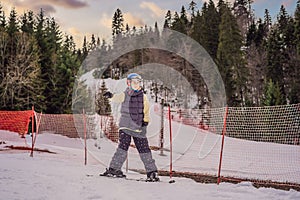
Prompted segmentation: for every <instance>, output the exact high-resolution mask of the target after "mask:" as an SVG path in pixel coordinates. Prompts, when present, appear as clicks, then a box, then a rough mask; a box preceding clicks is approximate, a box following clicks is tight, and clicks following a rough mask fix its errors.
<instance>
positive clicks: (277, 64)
mask: <svg viewBox="0 0 300 200" xmlns="http://www.w3.org/2000/svg"><path fill="white" fill-rule="evenodd" d="M252 3H253V0H236V1H235V2H234V3H233V5H231V4H229V3H227V2H225V1H224V0H219V1H218V3H217V4H215V3H214V2H213V1H212V0H210V1H209V2H208V3H204V4H203V5H202V7H201V9H198V5H197V4H196V3H195V2H194V1H191V3H190V4H189V7H188V8H185V7H184V6H182V7H181V11H180V12H179V13H178V12H173V13H172V12H171V11H168V12H167V13H166V16H165V22H164V28H170V29H172V30H176V31H178V32H181V33H184V34H186V35H188V36H190V37H192V38H193V39H194V40H196V41H197V42H199V43H200V44H201V45H202V46H203V47H204V48H205V49H206V51H207V52H208V53H209V54H210V56H211V57H212V58H213V59H214V61H215V63H216V64H217V66H218V68H219V71H220V73H221V76H222V78H223V81H224V84H225V89H226V95H227V102H228V105H229V106H265V105H267V106H272V105H282V104H287V103H289V104H292V103H299V102H300V78H299V70H300V1H299V0H298V2H297V8H296V10H295V14H294V16H290V15H288V14H287V11H286V9H285V7H284V6H283V5H282V6H281V8H280V11H279V13H278V15H277V19H276V20H275V22H272V19H271V16H270V14H269V11H268V10H267V9H266V10H265V15H264V18H258V19H257V18H256V17H255V15H254V11H253V9H252ZM124 23H125V22H124V19H123V16H122V12H121V10H119V9H118V10H117V11H116V12H115V15H114V17H113V26H112V28H113V36H114V37H115V38H116V35H118V34H119V35H120V34H121V35H122V37H131V36H132V35H136V34H145V33H149V32H150V33H151V34H153V33H154V34H156V32H157V24H156V25H155V27H154V28H152V27H148V26H145V27H142V28H141V30H139V31H137V30H136V27H132V28H130V27H129V26H128V25H127V24H126V25H125V26H124ZM136 53H137V52H135V54H136ZM151 53H152V54H153V52H151ZM140 54H142V53H141V52H140ZM158 56H162V55H158ZM143 57H144V61H145V60H147V51H143ZM148 57H151V55H148ZM162 57H164V60H165V62H166V63H168V62H169V63H171V62H173V61H174V58H170V56H169V58H168V53H165V56H162ZM168 59H169V61H168ZM135 60H141V58H140V59H136V58H135ZM120 63H123V67H126V65H127V66H128V64H130V63H129V62H127V63H126V62H124V59H123V60H120V61H119V63H117V64H116V63H115V66H119V67H120V68H122V66H120V65H122V64H120ZM124 63H125V64H124ZM182 63H183V62H182V60H180V59H179V60H178V65H182ZM135 64H141V62H138V63H135ZM184 67H186V66H184ZM120 71H122V69H120ZM187 76H188V75H187ZM191 76H192V75H191ZM187 79H188V80H190V81H193V80H192V79H191V78H189V77H187ZM194 81H199V80H194ZM202 93H203V96H204V95H205V93H206V92H202ZM198 95H200V96H201V93H200V94H199V93H198Z"/></svg>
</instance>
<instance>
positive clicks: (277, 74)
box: [266, 29, 285, 92]
mask: <svg viewBox="0 0 300 200" xmlns="http://www.w3.org/2000/svg"><path fill="white" fill-rule="evenodd" d="M280 40H281V39H280V35H279V33H278V31H277V30H275V29H274V30H272V31H271V33H270V37H269V40H268V44H267V73H266V79H267V80H269V79H271V80H272V81H273V82H275V83H278V85H279V87H280V88H281V91H282V92H283V91H284V76H283V69H282V63H283V62H284V61H283V60H285V58H284V55H283V53H282V45H281V42H280Z"/></svg>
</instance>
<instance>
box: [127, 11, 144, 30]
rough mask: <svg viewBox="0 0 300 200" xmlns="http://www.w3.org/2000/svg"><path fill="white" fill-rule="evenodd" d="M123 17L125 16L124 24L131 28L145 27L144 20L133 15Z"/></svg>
mask: <svg viewBox="0 0 300 200" xmlns="http://www.w3.org/2000/svg"><path fill="white" fill-rule="evenodd" d="M123 16H124V22H125V24H128V25H129V26H136V27H140V26H144V25H145V23H144V22H143V20H142V19H140V18H138V17H136V16H134V15H133V14H131V13H129V12H127V13H124V14H123ZM125 24H124V25H125Z"/></svg>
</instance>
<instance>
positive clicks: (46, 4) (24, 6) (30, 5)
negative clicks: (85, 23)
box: [2, 0, 88, 14]
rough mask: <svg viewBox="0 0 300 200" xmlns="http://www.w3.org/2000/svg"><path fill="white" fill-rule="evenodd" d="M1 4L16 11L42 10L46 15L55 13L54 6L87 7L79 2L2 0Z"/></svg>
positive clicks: (77, 0) (63, 0)
mask: <svg viewBox="0 0 300 200" xmlns="http://www.w3.org/2000/svg"><path fill="white" fill-rule="evenodd" d="M2 2H3V3H4V4H7V5H9V6H10V7H14V8H15V9H16V10H17V11H21V12H23V11H28V10H32V11H34V12H37V11H39V10H40V9H41V8H42V9H43V10H45V11H46V13H48V14H49V13H55V12H56V9H55V7H56V6H58V7H62V8H67V9H78V8H84V7H87V6H88V4H87V3H86V2H83V1H80V0H43V1H37V0H2Z"/></svg>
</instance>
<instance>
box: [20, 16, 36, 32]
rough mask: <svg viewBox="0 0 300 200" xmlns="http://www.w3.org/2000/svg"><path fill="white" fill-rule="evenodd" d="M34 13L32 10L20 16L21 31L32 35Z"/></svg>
mask: <svg viewBox="0 0 300 200" xmlns="http://www.w3.org/2000/svg"><path fill="white" fill-rule="evenodd" d="M34 23H35V22H34V14H33V12H32V11H29V12H28V13H24V15H22V16H21V31H22V32H24V33H29V34H30V35H33V33H34Z"/></svg>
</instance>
